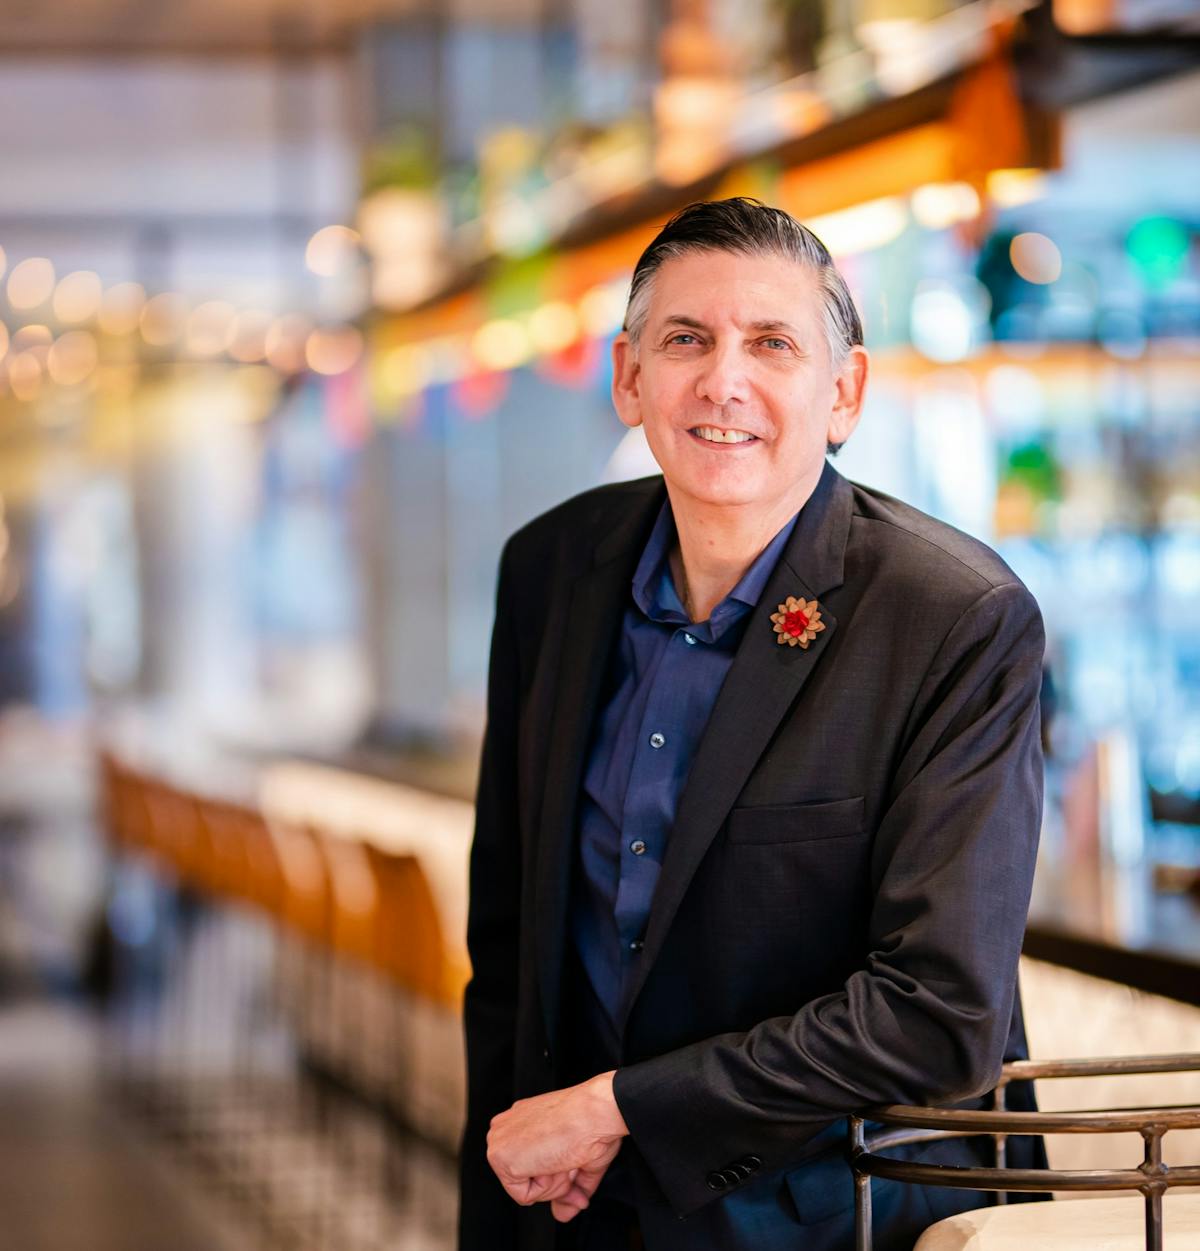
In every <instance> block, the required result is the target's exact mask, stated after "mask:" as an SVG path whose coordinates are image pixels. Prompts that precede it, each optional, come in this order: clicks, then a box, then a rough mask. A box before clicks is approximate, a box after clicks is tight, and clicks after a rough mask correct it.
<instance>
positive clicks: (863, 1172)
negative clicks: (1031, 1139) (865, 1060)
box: [850, 1054, 1200, 1251]
mask: <svg viewBox="0 0 1200 1251" xmlns="http://www.w3.org/2000/svg"><path fill="white" fill-rule="evenodd" d="M1197 1071H1200V1054H1185V1055H1163V1056H1116V1057H1110V1058H1106V1059H1102V1060H1048V1061H1036V1060H1015V1061H1013V1062H1011V1063H1009V1064H1006V1065H1005V1066H1004V1068H1003V1070H1002V1073H1001V1077H1000V1081H999V1082H998V1083H997V1085H996V1089H995V1091H994V1099H993V1106H992V1108H991V1109H981V1110H979V1111H973V1110H965V1111H964V1110H960V1109H956V1108H919V1107H907V1106H904V1105H902V1104H891V1105H888V1106H887V1107H880V1108H871V1109H869V1110H867V1111H865V1112H863V1113H861V1114H860V1115H858V1116H852V1117H851V1118H850V1165H851V1168H852V1169H853V1171H854V1245H855V1251H871V1247H872V1235H871V1178H872V1177H882V1178H888V1179H890V1180H892V1181H899V1182H909V1183H912V1184H914V1185H920V1186H950V1187H953V1188H955V1189H959V1190H990V1191H996V1192H998V1194H999V1198H998V1200H997V1201H998V1202H1000V1203H1003V1202H1004V1201H1005V1196H1006V1193H1007V1192H1009V1191H1050V1190H1060V1191H1071V1190H1075V1191H1088V1190H1094V1191H1107V1190H1137V1191H1139V1192H1140V1193H1141V1195H1142V1197H1143V1199H1144V1200H1145V1208H1146V1251H1162V1245H1163V1215H1162V1200H1163V1195H1164V1194H1165V1193H1166V1192H1167V1190H1169V1189H1170V1188H1171V1187H1173V1186H1195V1185H1200V1165H1183V1166H1180V1167H1168V1166H1167V1165H1166V1164H1164V1163H1163V1154H1162V1141H1163V1137H1164V1136H1165V1135H1166V1134H1168V1133H1169V1132H1170V1131H1171V1130H1173V1129H1200V1106H1198V1105H1188V1106H1175V1107H1158V1108H1107V1109H1093V1110H1089V1111H1080V1112H1013V1111H1009V1110H1007V1109H1006V1108H1005V1096H1006V1093H1007V1089H1008V1086H1009V1085H1010V1083H1012V1082H1015V1081H1029V1080H1032V1079H1034V1078H1052V1077H1115V1076H1125V1075H1132V1074H1139V1073H1184V1072H1197ZM868 1121H871V1122H875V1123H877V1124H878V1125H880V1126H882V1127H883V1128H881V1129H879V1130H873V1131H872V1132H871V1133H868V1132H867V1129H866V1125H867V1122H868ZM1114 1133H1136V1134H1140V1135H1141V1137H1142V1140H1143V1142H1144V1144H1145V1151H1144V1155H1143V1159H1142V1162H1141V1164H1140V1165H1138V1167H1137V1168H1131V1169H1015V1168H1014V1169H1010V1168H1007V1167H1005V1165H1006V1160H1007V1155H1006V1144H1007V1139H1008V1138H1009V1136H1011V1135H1013V1134H1114ZM985 1134H986V1135H990V1136H991V1137H992V1138H993V1139H994V1141H995V1146H996V1165H995V1167H994V1168H968V1167H964V1166H959V1165H951V1164H922V1163H919V1162H915V1161H910V1160H897V1159H894V1158H890V1157H888V1156H886V1155H881V1154H880V1152H883V1151H888V1150H890V1149H891V1148H894V1147H900V1146H906V1145H908V1144H910V1143H916V1142H929V1141H934V1140H938V1139H943V1138H970V1137H976V1136H980V1135H985Z"/></svg>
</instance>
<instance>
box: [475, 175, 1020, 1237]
mask: <svg viewBox="0 0 1200 1251" xmlns="http://www.w3.org/2000/svg"><path fill="white" fill-rule="evenodd" d="M613 352H614V366H615V370H614V379H613V400H614V403H615V406H616V409H617V412H618V414H619V415H620V418H621V420H622V421H623V422H624V423H625V424H626V425H629V426H637V425H639V424H640V425H643V426H644V427H645V433H646V438H647V441H648V443H649V446H650V449H651V451H652V452H653V454H654V456H655V459H656V460H657V462H658V464H659V465H660V466H661V468H662V476H661V477H657V476H656V477H653V478H648V479H643V480H641V481H638V482H631V483H625V484H620V485H616V486H607V487H602V488H600V489H598V490H594V491H589V492H586V493H585V494H583V495H580V496H578V497H576V498H575V499H572V500H569V501H567V503H565V504H563V505H561V506H559V507H558V508H555V509H554V510H552V511H551V512H549V513H547V514H545V515H544V516H542V517H539V518H537V519H536V520H534V521H533V522H531V523H530V524H529V525H527V526H526V527H524V528H523V529H522V530H520V531H519V532H518V533H517V534H515V535H513V536H512V538H511V539H510V540H509V542H508V544H507V545H506V547H505V550H504V553H503V556H502V558H501V566H500V578H499V590H498V595H497V604H496V623H495V630H494V635H493V642H492V654H491V674H490V684H489V695H488V727H487V734H486V738H485V744H484V752H483V760H482V766H481V773H480V783H479V796H478V814H477V825H476V835H475V843H474V848H473V852H472V864H471V910H470V922H469V935H468V942H469V947H470V953H471V959H472V962H473V966H474V977H473V980H472V982H471V984H470V986H469V988H468V991H467V997H466V1008H465V1012H466V1036H467V1047H468V1070H469V1074H468V1076H469V1098H468V1103H469V1106H468V1123H467V1127H466V1131H465V1135H464V1139H463V1147H462V1211H461V1227H460V1238H461V1244H460V1245H461V1248H462V1251H498V1249H507V1248H521V1249H522V1251H535V1249H540V1248H546V1249H549V1248H551V1247H558V1246H576V1247H582V1248H584V1249H585V1251H610V1249H611V1248H618V1247H620V1248H626V1247H637V1246H645V1247H647V1248H649V1249H650V1251H774V1249H775V1248H778V1249H779V1251H783V1249H784V1248H787V1249H788V1251H793V1249H795V1248H804V1249H805V1251H836V1249H839V1248H848V1247H850V1246H851V1245H852V1242H853V1233H852V1231H853V1216H852V1188H851V1182H850V1174H849V1170H848V1167H847V1165H846V1162H845V1133H846V1129H845V1126H846V1122H845V1118H846V1116H847V1114H848V1113H850V1112H852V1111H854V1110H857V1109H861V1108H866V1107H870V1106H872V1105H877V1104H883V1103H894V1102H902V1103H937V1104H948V1103H954V1102H961V1101H967V1100H972V1099H974V1100H975V1101H976V1102H975V1104H974V1106H979V1101H978V1098H977V1097H978V1096H980V1095H981V1094H982V1093H983V1092H985V1091H987V1090H989V1089H990V1088H991V1087H992V1085H993V1084H994V1082H995V1079H996V1077H997V1075H998V1073H999V1070H1000V1065H1001V1063H1002V1061H1003V1060H1005V1059H1009V1058H1015V1057H1017V1056H1020V1055H1023V1054H1024V1036H1023V1028H1022V1023H1021V1015H1020V1008H1019V1001H1018V998H1017V996H1016V969H1017V957H1018V953H1019V950H1020V946H1021V938H1022V934H1023V930H1024V924H1025V914H1026V909H1027V906H1028V900H1029V891H1030V886H1031V879H1032V874H1033V865H1034V856H1035V851H1036V844H1037V837H1038V830H1039V826H1040V817H1041V786H1042V782H1041V755H1040V742H1039V736H1038V689H1039V682H1040V674H1041V658H1042V647H1043V635H1042V626H1041V620H1040V617H1039V614H1038V610H1037V606H1036V604H1035V603H1034V601H1033V599H1032V597H1031V596H1030V595H1029V593H1028V591H1027V590H1026V589H1025V587H1024V586H1023V585H1022V584H1021V583H1020V582H1019V581H1018V579H1017V578H1016V577H1015V576H1014V575H1013V573H1012V572H1011V570H1009V569H1008V567H1007V566H1006V565H1005V564H1004V563H1003V561H1001V560H1000V558H999V557H998V556H997V555H996V554H995V553H994V552H992V551H991V550H990V549H988V548H987V547H985V546H984V545H983V544H981V543H978V542H976V541H975V540H973V539H971V538H968V537H967V536H965V535H963V534H960V533H959V532H957V531H955V530H953V529H952V528H950V527H949V526H946V525H943V524H941V523H939V522H937V521H934V520H933V519H931V518H929V517H926V516H925V515H923V514H922V513H919V512H917V511H916V510H915V509H912V508H910V507H908V506H906V505H904V504H902V503H900V502H898V501H896V500H893V499H891V498H889V497H888V496H885V495H883V494H881V493H879V492H876V491H871V490H868V489H865V488H863V487H859V486H857V485H854V484H852V483H850V482H848V481H847V480H846V479H844V478H843V477H841V475H839V474H838V473H837V472H836V471H835V470H834V469H833V467H832V465H831V464H829V463H828V462H827V461H826V459H825V456H826V451H827V448H829V447H832V448H835V449H836V448H837V447H838V446H840V445H841V444H842V443H844V442H845V440H846V439H847V438H848V437H849V436H850V434H851V432H852V431H853V430H854V427H855V425H856V423H857V422H858V419H859V414H860V411H861V408H862V402H863V394H864V388H865V385H866V380H867V372H868V358H867V353H866V351H865V350H864V349H863V347H862V333H861V327H860V325H859V319H858V315H857V313H856V312H855V309H854V305H853V302H852V300H851V299H850V296H849V293H848V292H847V290H846V287H845V284H844V283H843V281H842V279H841V277H840V275H839V274H838V273H837V270H836V269H835V268H834V266H833V263H832V261H831V260H830V257H829V254H828V252H827V251H826V250H825V248H824V247H823V246H822V245H821V243H820V242H819V241H818V240H817V239H816V238H815V236H813V235H812V234H811V233H809V232H808V231H807V230H805V229H804V228H803V227H802V226H800V225H799V224H798V223H797V222H795V221H794V220H793V219H792V218H790V217H789V216H788V215H787V214H785V213H783V212H780V211H778V210H775V209H771V208H767V207H765V206H763V205H761V204H759V203H757V202H756V201H750V200H745V199H735V200H726V201H721V202H716V203H709V204H697V205H693V206H691V207H690V208H688V209H685V210H684V211H683V212H682V213H680V214H678V215H677V216H676V217H675V218H673V219H672V220H671V221H670V222H669V223H668V224H667V225H666V227H665V228H664V229H663V231H662V232H661V233H660V234H659V235H658V237H657V238H656V239H655V240H654V242H653V243H651V245H650V246H649V247H648V248H647V250H646V252H645V253H644V254H643V256H642V258H641V260H640V261H639V262H638V266H637V268H636V270H635V273H634V278H633V284H632V289H631V294H630V301H629V308H628V313H627V317H626V323H625V329H624V331H623V333H622V334H621V335H619V336H618V338H617V339H616V341H615V344H614V349H613ZM1025 1097H1026V1099H1027V1098H1028V1096H1025ZM1014 1106H1020V1104H1019V1102H1016V1101H1014ZM1026 1106H1028V1104H1026ZM1013 1151H1019V1143H1016V1142H1015V1143H1014V1144H1013ZM913 1154H915V1155H919V1156H920V1158H923V1159H928V1160H931V1161H935V1162H951V1163H954V1162H958V1163H972V1162H976V1163H978V1162H986V1161H987V1158H988V1157H987V1154H986V1146H985V1144H982V1143H979V1142H978V1141H976V1140H954V1141H950V1142H944V1143H940V1144H936V1145H932V1146H930V1145H927V1146H925V1147H923V1148H921V1149H919V1151H918V1150H914V1152H913ZM1037 1156H1038V1151H1037V1150H1029V1149H1028V1148H1027V1149H1026V1151H1025V1152H1024V1153H1023V1155H1021V1154H1018V1157H1017V1158H1015V1159H1014V1158H1013V1152H1012V1151H1010V1161H1011V1162H1013V1163H1028V1164H1032V1163H1035V1162H1037ZM873 1186H874V1195H875V1229H876V1242H875V1245H876V1247H877V1248H880V1249H881V1251H882V1249H885V1248H900V1247H911V1246H912V1243H913V1241H914V1240H915V1238H916V1237H917V1235H918V1234H919V1232H920V1230H921V1229H922V1228H924V1227H925V1226H926V1225H928V1224H930V1223H931V1222H932V1221H933V1220H934V1219H937V1218H939V1217H940V1216H942V1215H947V1214H949V1213H951V1212H953V1211H957V1210H961V1209H962V1208H966V1207H973V1206H978V1205H979V1204H980V1203H982V1202H986V1201H987V1200H986V1199H985V1197H984V1196H982V1195H979V1194H977V1193H976V1194H968V1193H964V1192H959V1191H948V1190H944V1189H939V1190H933V1189H921V1188H918V1187H906V1186H902V1185H900V1184H898V1183H891V1182H878V1181H877V1182H875V1183H873Z"/></svg>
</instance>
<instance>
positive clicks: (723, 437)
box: [688, 426, 758, 444]
mask: <svg viewBox="0 0 1200 1251" xmlns="http://www.w3.org/2000/svg"><path fill="white" fill-rule="evenodd" d="M688 433H689V434H690V435H692V436H694V437H695V438H697V439H702V440H703V441H704V442H705V443H722V444H726V443H757V442H758V438H757V436H755V435H753V434H747V433H746V431H745V430H722V429H721V427H720V426H693V427H692V428H691V430H689V431H688Z"/></svg>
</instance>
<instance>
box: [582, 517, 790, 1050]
mask: <svg viewBox="0 0 1200 1251" xmlns="http://www.w3.org/2000/svg"><path fill="white" fill-rule="evenodd" d="M798 516H799V513H797V514H796V515H795V516H793V517H792V519H791V520H790V521H789V522H788V523H787V524H786V525H785V526H784V527H783V529H781V530H780V531H779V533H778V534H776V535H775V537H774V538H773V539H772V540H771V541H770V543H768V544H767V546H766V547H765V548H764V549H763V550H762V552H761V553H760V554H759V556H758V557H757V559H756V560H755V561H754V563H753V564H752V565H751V566H750V568H749V569H747V570H746V572H745V574H744V575H743V576H742V578H741V580H740V581H739V582H738V584H737V585H736V586H735V587H734V588H733V590H732V591H730V592H729V594H728V595H727V596H726V597H725V598H724V599H723V600H721V602H720V603H719V604H718V605H717V606H716V607H715V608H714V609H713V611H712V614H711V616H710V617H709V619H708V620H707V621H702V622H697V623H693V622H692V621H691V620H690V619H689V618H688V615H687V613H686V611H685V610H684V607H683V605H682V604H681V603H680V600H679V596H678V594H677V593H676V590H675V583H674V579H673V578H672V576H671V568H670V564H669V561H668V556H669V554H670V552H671V549H672V547H673V546H674V544H675V519H674V515H673V514H672V512H671V502H670V499H669V498H668V499H666V500H664V501H663V506H662V509H661V510H660V512H659V514H658V519H657V520H656V522H655V525H654V529H653V530H652V531H651V533H650V538H649V539H648V541H647V543H646V546H645V549H644V550H643V552H642V556H641V560H640V561H639V563H638V566H637V570H636V571H635V573H634V576H633V595H632V602H631V603H630V604H629V605H628V607H627V608H626V610H625V615H624V619H623V621H622V626H621V637H620V641H619V644H618V646H617V649H616V651H615V654H614V658H613V663H612V669H611V672H610V673H609V675H608V684H607V688H606V692H607V693H606V696H602V700H603V702H602V705H601V711H600V714H599V717H598V719H597V722H596V727H595V730H594V737H593V741H592V745H591V750H590V752H589V755H588V759H587V763H586V767H585V772H584V780H583V795H582V797H581V802H580V812H579V853H580V854H579V859H578V863H577V869H576V873H575V877H574V884H573V899H572V907H571V929H572V937H573V939H574V943H575V946H576V949H577V951H578V953H579V958H580V961H581V963H582V965H583V969H584V971H585V973H586V975H587V978H588V981H589V982H590V983H591V990H592V991H593V992H594V1001H593V1002H594V1003H595V1005H596V1006H597V1007H598V1008H599V1009H601V1010H602V1012H601V1013H599V1014H596V1013H592V1012H590V1013H589V1016H593V1017H596V1016H597V1015H598V1016H599V1019H594V1020H593V1022H592V1024H593V1026H594V1027H595V1028H597V1029H599V1030H602V1031H603V1034H604V1039H603V1042H604V1044H605V1050H606V1051H607V1053H608V1054H610V1055H611V1056H613V1057H614V1063H615V1062H616V1059H615V1058H616V1057H618V1056H619V1054H620V1043H619V1035H618V1022H619V1021H620V1020H621V1012H622V1007H623V1002H622V1001H623V995H624V990H625V986H626V982H627V980H628V974H629V973H630V971H631V970H632V968H633V963H634V961H636V960H637V959H638V958H639V954H640V952H641V949H642V940H643V938H644V936H645V932H646V924H647V921H648V918H649V915H650V904H651V901H652V900H653V898H654V889H655V886H656V885H657V883H658V875H659V871H660V869H661V868H662V863H663V857H664V856H665V855H666V850H667V839H668V837H669V836H670V832H671V826H672V825H673V824H674V821H675V811H676V808H677V806H678V803H679V797H680V794H681V793H682V791H683V786H684V783H685V782H686V781H687V775H688V770H689V769H690V767H691V763H692V759H693V757H694V756H695V754H696V748H697V746H698V745H699V742H700V737H701V735H702V734H703V733H704V728H705V726H706V725H707V723H708V718H709V715H710V713H711V712H712V708H713V704H714V703H715V702H716V699H717V693H718V692H719V691H720V689H721V684H722V683H723V682H724V680H725V675H726V674H727V673H728V671H729V666H730V665H731V664H732V663H733V658H734V654H735V653H736V652H737V647H738V643H739V642H740V641H741V637H742V634H743V632H744V630H745V627H746V621H747V618H748V617H749V615H750V610H751V609H752V608H753V607H754V605H755V604H756V603H757V602H758V599H759V597H760V596H761V595H762V592H763V588H764V587H765V586H766V584H767V580H768V578H769V577H770V576H771V573H772V571H773V570H774V568H775V564H776V562H777V561H778V559H779V556H780V554H781V553H782V551H783V549H784V546H785V545H786V543H787V540H788V536H789V535H790V534H791V532H792V528H793V527H794V526H795V524H796V517H798Z"/></svg>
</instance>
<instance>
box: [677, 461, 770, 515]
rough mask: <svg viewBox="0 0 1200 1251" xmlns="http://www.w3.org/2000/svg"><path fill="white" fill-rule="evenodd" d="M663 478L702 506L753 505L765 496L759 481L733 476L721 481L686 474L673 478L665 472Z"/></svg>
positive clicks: (715, 477)
mask: <svg viewBox="0 0 1200 1251" xmlns="http://www.w3.org/2000/svg"><path fill="white" fill-rule="evenodd" d="M663 477H664V478H666V480H667V482H668V483H669V484H670V485H671V487H672V488H673V489H674V490H675V491H676V492H677V493H678V494H680V495H685V496H687V497H688V498H690V499H693V500H696V501H697V502H698V503H702V504H713V505H728V506H730V507H733V506H735V505H739V504H753V503H754V502H755V501H756V500H761V499H762V498H763V496H764V495H765V493H766V492H765V491H764V489H763V484H762V483H761V482H758V481H757V480H752V481H748V480H747V479H746V478H743V477H738V478H734V477H732V476H730V477H728V478H726V479H725V480H721V478H720V477H719V476H715V475H714V476H713V477H704V478H700V479H697V478H696V476H695V475H693V474H685V475H681V476H678V477H676V476H673V475H672V474H671V473H670V472H669V471H667V470H665V469H664V470H663Z"/></svg>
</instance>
